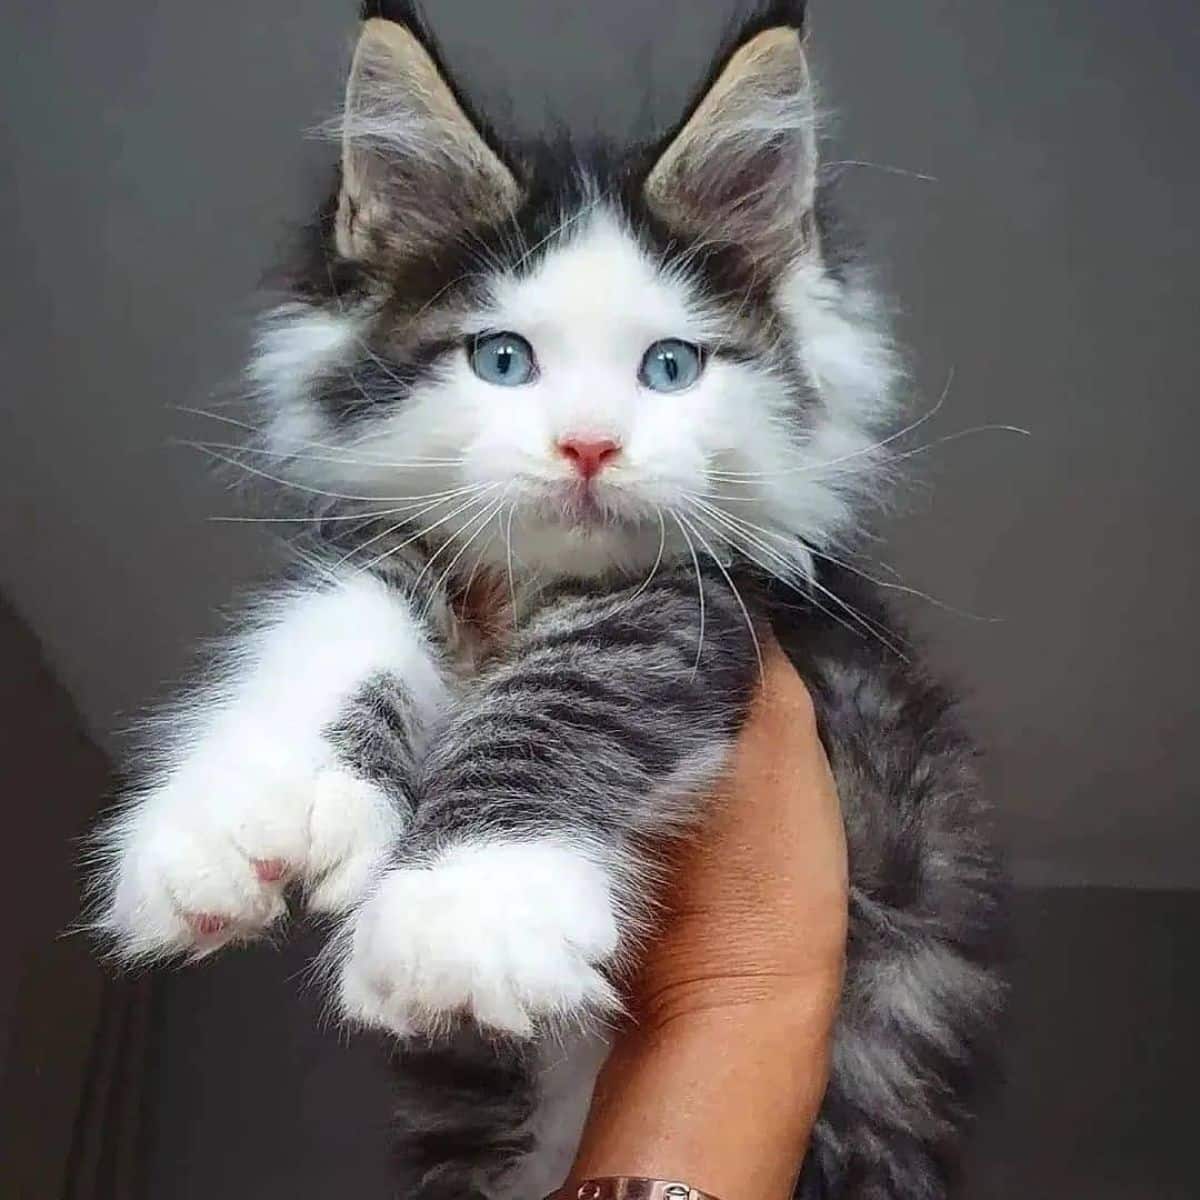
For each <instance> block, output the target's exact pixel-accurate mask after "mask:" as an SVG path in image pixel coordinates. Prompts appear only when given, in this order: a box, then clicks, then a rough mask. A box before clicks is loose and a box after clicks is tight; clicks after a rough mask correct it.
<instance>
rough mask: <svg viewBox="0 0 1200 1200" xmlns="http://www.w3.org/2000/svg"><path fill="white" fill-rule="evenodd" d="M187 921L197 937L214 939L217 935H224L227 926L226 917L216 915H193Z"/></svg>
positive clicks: (227, 920) (227, 919)
mask: <svg viewBox="0 0 1200 1200" xmlns="http://www.w3.org/2000/svg"><path fill="white" fill-rule="evenodd" d="M188 920H189V921H190V922H191V926H192V928H193V929H194V930H195V931H196V934H197V936H199V937H216V935H217V934H219V933H224V931H225V928H226V926H227V925H228V924H229V918H228V917H222V916H220V915H219V914H217V913H193V914H192V915H191V916H190V917H189V918H188Z"/></svg>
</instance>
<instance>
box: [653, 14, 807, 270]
mask: <svg viewBox="0 0 1200 1200" xmlns="http://www.w3.org/2000/svg"><path fill="white" fill-rule="evenodd" d="M774 7H787V8H789V9H793V10H796V16H795V21H796V22H799V21H801V20H802V18H803V8H804V6H803V5H802V4H800V5H795V4H793V5H787V6H774ZM757 25H758V22H755V23H754V24H753V25H752V27H751V29H750V31H749V33H748V34H747V35H745V36H744V40H742V41H741V42H740V43H739V44H738V45H737V46H736V48H735V49H734V50H733V51H732V53H730V54H729V55H728V57H727V58H726V59H725V60H724V61H723V63H722V64H721V65H720V67H719V69H718V70H717V72H716V73H715V76H714V78H713V80H712V82H711V84H710V85H709V86H708V88H707V89H706V90H705V91H704V92H703V93H702V94H701V96H700V98H699V100H698V101H697V102H696V104H695V106H694V107H693V109H692V112H691V115H690V116H689V117H688V118H687V120H686V121H685V122H684V124H683V126H682V128H681V129H679V131H678V132H677V133H676V134H675V135H674V136H673V137H672V138H671V139H670V140H669V141H668V143H667V145H666V148H665V149H664V150H663V151H662V153H661V154H660V155H659V157H658V160H657V162H656V163H655V165H654V166H653V168H652V169H651V170H650V172H649V174H648V175H647V177H646V182H645V192H646V198H647V200H648V202H649V203H650V205H651V207H652V208H653V209H654V210H655V211H656V212H657V213H658V214H659V215H660V216H661V217H662V218H663V219H664V220H665V221H666V222H667V223H668V224H671V225H676V226H679V227H681V228H684V229H687V230H688V231H689V232H691V233H693V234H696V235H698V236H701V237H705V238H712V237H717V238H720V239H721V240H723V241H731V242H736V243H738V244H739V245H742V246H743V247H744V248H745V250H746V251H747V252H748V253H749V254H750V255H751V256H752V257H754V258H755V259H770V258H772V257H778V256H780V255H783V256H787V257H792V256H794V255H795V254H797V253H799V252H801V251H802V250H803V249H804V248H805V246H806V244H807V239H808V238H809V237H810V236H811V227H812V222H811V220H810V217H811V213H812V208H813V201H814V195H815V190H816V172H817V134H816V107H815V102H814V98H813V89H812V84H811V80H810V78H809V72H808V63H807V60H806V57H805V53H804V45H803V41H802V31H801V27H800V25H799V24H798V23H792V22H791V21H788V22H785V23H783V24H779V23H775V24H771V25H769V26H767V27H766V28H761V29H758V28H757ZM756 30H757V31H756Z"/></svg>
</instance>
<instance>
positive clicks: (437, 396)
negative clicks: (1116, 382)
mask: <svg viewBox="0 0 1200 1200" xmlns="http://www.w3.org/2000/svg"><path fill="white" fill-rule="evenodd" d="M383 24H384V23H382V22H371V23H369V25H368V31H370V29H371V26H375V27H376V28H375V30H374V33H373V35H371V34H364V43H367V41H368V37H369V36H370V37H371V39H372V40H371V42H370V45H369V46H368V49H367V52H366V53H364V50H363V48H362V46H360V51H359V56H358V58H357V59H356V75H357V77H358V78H359V79H360V81H361V80H362V79H363V78H366V80H367V85H363V84H362V83H361V82H360V84H359V89H360V90H359V93H358V102H359V103H360V105H365V106H368V107H370V112H369V114H368V120H367V121H364V122H362V123H361V124H360V127H359V128H360V131H361V129H362V128H364V127H367V126H368V123H369V128H370V129H371V130H372V136H373V137H374V138H375V140H374V141H372V142H370V143H369V150H368V151H367V152H366V153H365V154H364V155H363V157H361V158H355V157H354V156H355V155H356V154H358V153H360V151H359V149H358V142H356V141H355V140H353V139H352V138H351V137H349V136H348V138H347V160H346V162H345V163H344V167H343V174H344V179H345V180H346V183H345V185H344V189H343V195H342V197H341V201H340V205H339V211H338V216H337V224H336V230H335V237H336V244H337V250H338V253H339V254H340V255H341V257H342V259H343V261H344V263H348V264H355V263H357V264H359V265H360V266H361V274H360V276H359V277H358V278H357V279H356V281H355V286H354V288H353V290H352V292H351V293H349V294H347V293H345V292H343V293H340V294H336V295H335V294H333V293H332V292H331V293H330V294H328V295H326V296H323V297H319V298H318V302H317V303H312V302H311V301H310V302H308V303H305V304H303V305H301V304H296V305H290V306H287V307H285V308H284V309H282V310H280V312H279V313H278V314H277V316H276V318H275V320H274V322H273V324H271V325H269V326H268V327H267V330H266V332H265V334H264V337H263V340H262V343H261V345H260V354H259V357H258V359H257V360H256V364H255V368H254V370H255V374H256V377H257V379H258V381H259V383H260V386H261V388H262V390H263V392H264V393H265V394H266V396H267V398H268V399H269V400H270V401H271V402H272V408H273V416H274V424H273V434H274V437H273V446H274V447H275V452H276V453H278V454H279V455H280V457H281V458H282V459H283V460H284V461H285V462H286V463H287V465H288V470H289V473H290V474H291V476H292V477H293V478H295V477H301V478H303V479H304V480H305V486H307V487H311V488H313V489H314V490H316V491H318V492H326V493H335V494H336V495H338V496H340V497H344V500H343V501H342V507H349V506H357V509H358V510H359V511H363V512H373V513H377V514H379V518H378V520H379V523H377V524H375V525H372V526H371V527H370V534H369V536H370V537H374V536H375V535H376V534H378V533H379V532H380V531H381V529H391V527H392V526H396V527H397V529H396V530H395V531H394V533H393V534H390V535H389V538H388V539H381V540H380V541H379V542H378V543H376V544H374V545H372V544H364V546H363V549H362V555H363V557H364V561H368V560H369V559H370V558H372V557H374V556H375V554H376V553H377V552H378V550H379V547H380V546H383V547H386V546H387V545H390V544H392V543H394V541H395V536H394V535H395V534H396V533H400V532H401V529H400V528H399V527H401V526H402V527H403V532H404V533H405V534H409V533H410V532H411V534H412V535H416V534H418V533H420V532H422V531H423V532H424V538H425V541H426V543H427V545H429V546H430V547H431V548H436V549H438V550H439V561H440V563H441V564H443V566H442V567H441V568H439V570H442V569H444V570H448V571H450V572H451V573H453V572H454V571H455V570H456V569H457V570H458V571H459V572H461V573H463V574H465V573H468V572H470V571H472V570H474V569H475V567H476V565H477V564H479V563H482V564H485V565H489V564H490V565H496V566H504V567H508V566H510V565H511V566H515V567H517V568H519V569H523V570H525V571H529V572H535V573H538V574H541V575H546V574H555V573H564V572H565V573H573V574H580V573H582V574H594V573H601V572H605V571H609V570H614V569H615V570H619V571H623V572H634V571H641V572H645V571H646V570H647V569H649V568H650V567H652V565H653V564H654V563H655V562H656V561H658V560H659V559H660V558H667V557H678V556H681V555H682V556H688V555H690V554H691V553H692V552H693V551H694V552H695V553H697V554H698V555H704V554H714V555H717V556H720V557H722V558H728V557H730V556H731V555H733V554H737V553H740V554H741V555H742V556H743V557H747V558H750V559H751V560H754V561H757V562H759V563H760V564H761V565H763V566H767V567H769V568H772V569H775V570H783V569H784V568H786V569H788V570H794V569H796V568H797V567H798V568H800V569H803V568H804V566H805V565H806V557H805V553H804V550H803V546H802V542H807V543H808V544H809V545H817V544H819V543H820V542H822V541H824V540H825V539H826V538H827V537H828V535H829V534H830V532H831V531H832V530H833V529H835V528H836V527H837V526H838V525H839V524H840V523H841V522H842V521H843V520H844V519H845V516H846V494H845V492H846V489H845V486H844V485H845V483H846V481H847V480H848V479H849V478H850V476H851V475H852V474H853V472H850V471H847V470H846V468H845V466H843V467H842V469H841V470H840V471H839V470H838V465H839V463H846V462H847V461H849V460H852V459H853V458H855V457H863V456H865V455H866V447H867V446H868V441H867V437H868V430H869V427H870V425H871V423H872V420H873V419H874V418H875V417H877V416H878V414H879V409H880V405H881V402H882V401H883V400H884V398H885V394H886V391H887V385H888V383H889V382H890V367H889V365H888V362H887V355H886V351H885V347H884V345H883V343H882V341H881V340H880V339H879V337H878V335H877V334H876V333H875V332H874V330H873V328H872V327H871V326H870V324H869V323H868V322H866V321H865V320H864V317H865V315H866V314H865V313H862V312H860V311H857V310H855V305H856V304H860V303H861V296H859V295H856V294H852V292H851V291H850V290H849V289H847V286H846V284H845V282H844V281H842V282H838V281H835V280H833V279H831V278H830V276H829V275H828V274H827V272H826V271H825V269H824V267H823V265H822V262H821V255H820V247H819V244H818V236H817V232H816V226H815V223H814V222H813V221H812V220H811V212H810V209H811V193H812V186H813V185H812V182H811V173H812V170H813V164H812V163H811V161H809V158H810V156H811V153H812V149H811V136H810V135H811V131H810V130H809V129H808V128H807V125H806V124H805V123H806V122H808V121H809V119H810V115H811V113H810V102H809V100H808V96H807V84H806V80H805V79H804V78H803V76H802V75H801V76H800V77H797V78H795V79H793V80H791V85H792V86H793V87H794V88H801V89H803V94H802V96H801V97H800V99H799V100H797V96H796V95H793V94H792V93H791V92H788V93H787V96H786V98H788V99H790V100H792V101H794V102H796V103H798V104H800V106H801V108H802V109H803V120H801V119H800V118H798V117H796V116H795V115H794V114H793V116H792V121H793V124H794V125H795V126H796V145H795V146H794V147H791V148H790V150H791V153H788V151H789V147H788V146H787V145H786V144H783V143H781V142H780V138H781V137H782V134H781V133H780V129H778V128H777V129H775V131H774V132H773V133H772V134H771V139H773V140H769V144H766V143H764V144H763V145H754V144H748V143H746V140H745V139H746V132H745V131H746V129H747V128H751V129H753V128H755V127H757V125H760V124H761V121H759V122H753V121H748V120H747V118H748V117H761V116H762V111H761V110H762V108H763V106H764V104H767V103H768V102H772V103H774V104H775V109H773V110H772V112H773V113H774V119H775V120H776V121H777V122H778V121H780V120H781V118H780V115H779V112H778V108H779V104H780V97H779V95H778V92H779V88H780V86H781V85H780V78H779V75H780V71H781V70H782V71H784V72H786V70H787V68H788V67H789V66H790V67H792V68H793V70H797V69H798V70H800V71H802V66H803V64H802V59H797V58H796V57H795V54H796V53H798V42H796V41H795V39H794V38H793V39H791V40H790V41H788V42H786V43H784V44H783V46H782V49H781V48H780V46H778V45H775V46H773V47H772V46H768V47H767V50H769V51H774V52H775V53H777V54H778V53H780V52H782V53H783V54H784V61H783V62H775V61H774V60H772V61H770V62H769V63H768V64H767V67H769V68H770V70H769V71H768V72H767V78H766V79H765V81H764V80H763V79H762V78H758V77H751V76H748V75H747V71H748V67H747V61H746V60H747V58H748V59H749V67H753V68H755V69H757V70H758V71H759V73H760V74H762V72H764V71H766V70H767V68H766V67H764V66H763V64H762V62H761V61H759V60H760V59H761V58H762V52H763V48H762V47H761V46H758V47H754V46H753V45H752V46H748V47H743V48H742V51H740V52H739V53H738V54H735V55H734V58H733V59H732V60H731V62H730V64H729V65H728V66H727V68H726V71H725V72H723V74H722V76H721V77H720V78H719V79H718V82H717V84H715V85H714V87H713V89H712V92H710V96H711V95H712V94H716V95H717V96H718V99H720V100H721V102H722V105H723V106H724V107H721V106H720V105H718V107H717V111H716V112H715V113H714V112H712V111H706V106H708V107H709V108H710V109H711V107H712V105H711V103H710V100H708V99H706V100H704V101H702V102H701V104H700V105H699V106H698V108H697V110H696V113H695V115H694V116H693V117H692V119H691V121H689V123H688V124H687V125H685V126H684V128H683V130H682V131H681V132H680V133H679V134H678V135H677V136H676V137H675V138H674V139H673V141H672V142H671V143H670V144H669V146H668V148H667V150H666V151H665V152H664V153H663V154H662V155H661V156H660V158H659V159H658V160H657V165H656V166H655V167H654V168H653V169H652V170H651V171H649V172H648V173H643V175H642V176H640V177H639V176H638V175H637V173H636V171H635V170H633V169H632V168H630V167H628V166H625V167H618V168H616V169H612V170H611V171H610V172H609V173H608V174H607V175H601V174H598V173H596V172H593V173H592V174H590V175H589V174H586V173H585V168H583V167H582V166H580V165H579V164H578V163H575V164H571V165H570V166H568V167H566V168H560V170H566V172H567V174H568V175H569V179H568V180H565V181H564V180H558V181H555V180H553V179H551V180H546V179H544V178H539V177H538V174H537V170H536V169H535V168H532V167H530V168H529V170H528V171H527V172H526V173H525V174H523V175H521V177H520V179H519V180H518V178H517V176H515V175H514V174H513V173H512V172H511V171H510V169H509V168H508V167H506V166H505V165H504V164H503V163H501V161H500V160H499V159H498V158H497V157H496V156H495V155H494V154H493V153H492V152H491V150H490V149H489V148H487V147H486V145H485V144H484V143H483V142H482V141H480V140H478V138H479V135H478V134H477V133H475V131H474V129H473V127H472V126H470V125H469V124H468V123H465V122H466V118H465V116H464V115H463V114H462V112H461V109H459V108H458V107H457V104H456V103H455V102H454V101H453V99H449V100H446V101H445V103H444V107H443V109H441V110H437V111H434V112H433V115H432V116H431V115H430V111H425V110H423V111H422V112H421V113H419V114H416V116H414V113H413V111H412V110H411V106H412V98H411V95H410V94H409V93H408V92H407V91H406V90H405V88H404V86H403V85H404V82H405V80H406V79H408V78H410V77H411V76H412V75H413V74H414V73H415V74H416V75H417V76H418V77H419V78H418V82H419V83H420V84H421V88H420V91H421V94H422V96H423V97H424V98H425V101H424V102H425V103H426V108H427V109H428V108H429V103H428V95H429V93H430V91H431V90H432V89H431V84H430V80H429V78H428V72H429V71H430V70H432V69H434V68H433V64H432V60H430V59H428V58H426V57H424V53H423V50H422V49H421V48H420V47H419V44H418V43H417V42H415V41H414V40H411V39H410V37H409V35H408V33H407V31H405V30H402V29H401V28H400V27H398V26H388V27H387V28H386V29H384V28H380V27H381V26H382V25H383ZM776 32H777V31H776ZM771 36H773V35H772V34H765V35H760V37H759V38H758V39H757V41H759V42H761V41H762V39H763V38H764V37H771ZM398 39H399V40H398ZM747 50H753V51H754V53H752V54H750V55H749V56H748V55H747V54H746V51H747ZM789 55H790V56H791V57H789ZM739 56H740V58H739ZM756 56H757V57H756ZM384 72H387V73H388V74H387V82H388V84H389V86H391V87H392V89H393V90H391V91H390V92H387V93H386V95H387V98H388V99H387V103H388V105H389V106H392V107H393V111H391V112H390V113H389V112H384V113H383V114H382V115H381V114H380V112H379V111H378V106H379V104H380V101H379V96H380V94H381V93H380V92H379V90H378V89H379V85H380V79H381V75H382V74H383V73H384ZM731 72H732V73H733V75H734V82H735V83H737V82H739V81H740V82H741V84H742V86H747V84H746V80H747V78H749V79H750V83H751V84H753V85H754V88H755V89H756V90H755V91H754V92H753V94H752V95H750V96H749V97H741V96H737V95H735V96H734V98H735V99H738V100H739V102H740V104H741V107H740V108H737V107H736V106H735V109H734V111H733V112H732V114H731V111H730V99H729V96H730V91H729V86H727V87H726V88H725V91H724V93H722V91H721V87H722V82H721V81H722V79H724V78H725V76H728V75H729V74H730V73H731ZM397 78H398V79H399V83H398V84H397ZM767 85H770V86H769V87H768V86H767ZM364 86H368V87H369V89H370V90H369V91H367V92H366V93H365V94H366V100H365V101H364V100H362V98H361V97H362V96H363V95H364ZM397 86H398V87H399V92H397V91H396V90H395V88H396V87H397ZM397 95H399V97H400V99H401V100H402V101H404V102H405V103H408V104H409V108H408V109H405V110H404V111H403V112H401V113H400V114H399V115H396V113H395V111H394V106H395V105H396V103H397ZM437 99H438V97H437V96H436V95H435V97H434V101H435V103H434V106H433V107H434V108H436V101H437ZM355 100H356V92H355V77H354V76H352V82H351V91H350V100H349V101H348V105H349V106H351V108H352V106H353V105H354V103H355ZM751 104H752V105H755V108H754V111H753V112H750V113H747V112H746V111H745V109H746V106H747V105H751ZM768 107H769V105H768ZM768 115H770V114H768ZM735 117H736V118H737V119H738V120H739V121H740V122H741V124H740V125H739V126H738V127H737V128H736V129H732V130H731V129H725V128H723V127H722V126H721V125H720V122H721V121H724V122H726V124H728V123H729V122H730V121H732V120H733V119H734V118H735ZM389 119H390V121H391V122H392V124H391V125H388V124H387V122H388V120H389ZM418 120H419V121H421V122H424V123H425V124H426V125H428V124H429V123H430V122H436V123H439V126H438V129H437V131H436V134H437V138H438V139H439V144H440V145H441V146H442V147H443V148H444V152H440V153H438V154H434V155H430V154H429V153H428V152H424V155H423V156H422V155H420V154H415V153H414V152H413V150H412V146H414V145H417V144H418V139H416V138H414V137H412V136H411V128H412V126H413V124H414V122H415V121H418ZM405 122H407V124H405ZM697 122H700V125H701V127H700V128H699V129H697V128H695V126H696V125H697ZM714 122H716V125H715V126H714ZM380 131H382V133H381V132H380ZM384 134H386V135H387V136H383V135H384ZM722 134H723V135H724V136H725V140H726V143H727V144H726V146H725V148H724V150H723V151H722V150H720V141H721V135H722ZM355 136H356V137H359V138H361V137H362V134H361V132H359V133H358V134H356V135H355ZM455 139H457V140H455ZM739 139H740V140H739ZM425 144H428V141H427V140H426V143H425ZM714 147H716V148H717V151H718V154H717V160H716V161H712V157H711V156H712V153H713V151H714ZM764 156H765V157H764ZM751 167H753V169H754V172H755V174H753V175H751V174H750V171H749V168H751ZM781 169H783V170H785V171H786V172H787V176H788V179H787V182H786V184H785V182H783V181H780V180H778V179H775V178H774V173H775V172H778V171H779V170H781ZM541 170H542V171H543V172H544V171H545V168H541ZM731 170H732V171H733V173H734V174H735V175H741V176H743V177H745V176H748V175H749V177H748V178H742V179H741V180H740V184H741V187H742V189H743V191H745V189H753V190H752V191H750V192H746V194H741V193H734V194H732V195H730V194H726V193H728V189H729V188H730V187H731V186H732V183H731V181H730V179H729V177H728V176H729V174H730V171H731ZM706 173H707V174H706ZM464 174H465V175H466V176H467V179H466V181H464V180H463V179H462V178H457V179H456V177H461V176H463V175H464ZM764 175H765V177H763V176H764ZM480 176H482V178H480ZM564 182H567V183H569V186H561V185H562V184H563V183H564ZM556 183H557V184H558V185H559V186H556ZM764 188H774V189H775V190H776V193H777V195H776V197H775V201H773V202H769V203H763V202H762V201H761V199H760V197H759V193H760V192H761V191H762V190H763V189H764ZM789 189H790V190H789ZM470 194H474V195H475V197H476V198H475V199H474V200H471V201H470V205H471V207H470V208H469V209H468V211H466V212H464V213H455V212H453V211H451V212H450V213H449V214H448V215H446V214H443V217H442V218H441V219H439V218H438V217H436V216H431V214H430V211H429V207H430V206H436V205H438V204H439V203H440V204H441V205H442V206H443V207H446V206H448V207H449V208H450V209H453V207H454V206H455V205H456V204H457V203H459V201H460V200H461V199H462V197H464V196H469V195H470ZM439 197H440V199H439ZM480 197H483V199H480ZM712 197H715V198H716V203H717V204H718V205H723V206H725V208H726V211H725V212H723V213H722V212H721V211H717V212H713V211H710V210H709V209H708V208H707V207H706V206H707V204H708V202H709V199H710V198H712ZM423 200H424V201H425V203H422V201H423ZM776 202H782V203H783V204H785V205H789V206H790V211H788V212H786V213H784V214H783V215H782V216H781V214H780V213H779V212H778V211H777V210H776ZM489 209H492V211H489ZM835 460H837V461H835ZM351 498H353V499H351ZM365 542H366V537H364V543H365Z"/></svg>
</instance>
